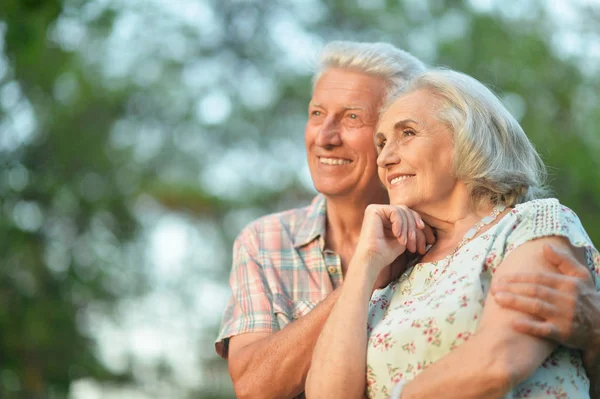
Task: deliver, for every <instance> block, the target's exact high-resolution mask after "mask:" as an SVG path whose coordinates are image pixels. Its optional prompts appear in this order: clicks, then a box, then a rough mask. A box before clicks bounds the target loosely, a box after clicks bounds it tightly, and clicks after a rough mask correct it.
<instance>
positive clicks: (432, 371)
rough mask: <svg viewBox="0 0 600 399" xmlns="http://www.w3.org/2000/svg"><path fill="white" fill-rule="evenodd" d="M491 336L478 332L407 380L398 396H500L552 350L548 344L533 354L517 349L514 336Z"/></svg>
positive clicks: (467, 398)
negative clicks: (501, 338) (502, 338)
mask: <svg viewBox="0 0 600 399" xmlns="http://www.w3.org/2000/svg"><path fill="white" fill-rule="evenodd" d="M493 335H494V333H493V332H492V333H491V334H486V333H485V332H482V331H479V332H478V333H477V334H475V335H474V336H473V337H471V339H470V340H469V341H468V342H466V343H464V344H463V345H461V346H460V347H458V348H456V349H455V350H453V351H452V352H450V353H449V354H448V355H446V356H444V357H443V358H442V359H440V360H438V361H437V362H435V363H434V364H433V365H431V366H429V367H428V368H427V369H425V370H424V371H423V372H422V373H421V374H419V375H418V376H417V377H416V378H415V379H414V380H412V381H411V382H409V383H407V384H406V385H405V386H404V389H403V391H402V396H401V398H402V399H410V398H423V399H427V398H440V397H443V398H448V399H452V398H457V399H458V398H465V399H469V398H471V399H476V398H477V399H479V398H503V397H504V396H505V395H506V394H507V393H508V392H510V390H511V389H512V388H514V386H515V385H517V384H518V383H519V382H521V381H523V380H525V379H526V378H527V377H528V376H529V375H531V374H532V373H533V371H535V369H536V368H537V367H538V366H539V364H541V363H542V361H543V359H544V358H545V356H547V355H548V354H549V353H550V352H551V350H552V345H551V344H548V346H547V348H546V350H544V351H540V352H538V353H534V354H532V353H531V352H527V351H519V350H518V346H517V344H518V339H517V340H515V339H510V340H495V339H494V337H493ZM522 339H528V338H522Z"/></svg>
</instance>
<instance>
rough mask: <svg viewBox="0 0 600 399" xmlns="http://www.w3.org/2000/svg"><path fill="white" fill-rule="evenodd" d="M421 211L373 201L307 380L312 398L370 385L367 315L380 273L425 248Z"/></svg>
mask: <svg viewBox="0 0 600 399" xmlns="http://www.w3.org/2000/svg"><path fill="white" fill-rule="evenodd" d="M424 227H425V224H424V223H423V221H422V220H421V218H420V216H418V214H416V213H414V212H413V211H411V210H410V209H408V208H406V207H395V206H390V205H369V206H368V207H367V209H366V211H365V217H364V220H363V225H362V229H361V233H360V239H359V243H358V245H357V247H356V251H355V253H354V256H353V257H352V260H351V261H350V264H349V265H348V273H347V275H346V277H345V279H344V285H343V286H342V288H341V293H340V297H339V299H338V301H337V302H336V304H335V306H334V307H333V309H332V311H331V313H330V314H329V318H328V319H327V321H326V322H325V325H324V326H323V329H322V330H321V334H320V335H319V339H318V340H317V344H316V346H315V350H314V352H313V358H312V362H311V367H310V370H309V372H308V377H307V379H306V391H305V392H306V395H307V397H309V398H311V399H312V398H362V397H363V396H364V392H365V384H366V363H367V359H366V357H367V318H368V313H369V300H370V298H371V294H372V292H373V287H374V284H375V282H376V280H377V276H378V275H379V274H380V272H381V271H382V269H383V268H384V267H385V266H386V265H389V264H392V262H394V260H395V259H397V258H398V256H399V255H401V254H402V253H404V251H405V250H406V248H409V250H411V251H412V250H416V249H417V248H421V249H424V248H425V236H424V235H423V232H422V229H423V228H424Z"/></svg>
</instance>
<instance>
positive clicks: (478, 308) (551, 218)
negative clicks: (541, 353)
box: [367, 199, 600, 398]
mask: <svg viewBox="0 0 600 399" xmlns="http://www.w3.org/2000/svg"><path fill="white" fill-rule="evenodd" d="M548 236H561V237H566V238H568V239H569V241H570V242H571V245H573V246H574V247H582V248H585V252H586V258H587V263H588V266H589V268H590V270H591V271H592V274H593V276H594V279H595V282H596V288H597V289H599V290H600V255H599V253H598V251H597V250H596V249H595V248H594V247H593V245H592V242H591V240H590V238H589V237H588V235H587V233H586V232H585V230H584V229H583V226H582V225H581V222H580V221H579V219H578V217H577V215H575V213H573V211H571V210H570V209H569V208H567V207H565V206H563V205H561V204H560V203H559V202H558V200H556V199H544V200H535V201H530V202H527V203H524V204H520V205H517V206H516V207H515V208H514V209H513V210H512V211H511V212H509V213H508V214H506V215H505V216H504V217H503V218H502V219H501V220H500V221H499V222H498V223H497V224H496V225H494V226H492V227H491V228H490V229H489V230H487V231H486V232H485V233H483V234H482V235H480V236H478V237H476V238H474V239H473V240H472V241H470V242H468V243H467V244H466V245H464V246H463V247H462V248H461V249H460V250H459V251H458V252H457V253H456V254H455V256H454V257H453V258H452V259H451V261H450V262H447V261H446V260H441V261H438V262H430V263H419V264H417V265H415V266H414V267H412V268H410V269H408V270H407V271H406V272H405V273H404V274H403V275H402V276H401V277H400V278H399V280H397V281H396V282H394V283H392V284H390V285H389V286H388V287H386V288H384V289H382V290H378V291H376V292H375V293H374V295H373V297H372V299H371V304H370V311H369V321H368V334H369V341H368V349H367V396H368V397H369V398H388V397H389V396H390V395H392V393H394V394H395V395H397V394H398V393H399V392H392V391H393V390H394V391H400V390H401V389H400V387H401V386H402V385H403V384H404V383H406V382H407V381H410V380H412V379H413V378H414V377H415V376H416V375H417V374H419V373H420V372H421V371H422V370H423V369H425V368H426V367H427V366H429V365H430V364H432V363H434V362H435V361H437V360H438V359H440V358H442V357H443V356H444V355H446V354H448V353H449V352H450V351H451V350H452V349H454V348H456V347H458V346H459V345H461V344H462V343H464V342H466V341H468V340H469V337H471V335H472V334H474V333H475V331H476V330H477V326H478V324H479V319H480V317H481V315H482V312H483V306H484V302H485V298H486V297H487V295H488V291H489V288H490V282H491V279H492V278H493V276H494V272H495V270H496V268H497V267H498V266H499V265H500V264H501V263H502V261H503V259H504V257H505V256H507V255H508V254H510V253H511V251H513V250H514V249H515V248H517V247H518V246H519V245H521V244H524V243H526V242H528V241H531V240H534V239H536V238H540V237H548ZM482 356H485V354H482ZM394 387H396V389H394ZM395 395H394V396H395ZM506 397H507V398H586V397H589V380H588V378H587V376H586V373H585V369H584V368H583V365H582V360H581V356H580V354H579V352H578V351H575V350H570V349H568V348H566V347H562V346H561V347H558V348H557V349H556V350H555V351H554V352H553V353H552V354H551V355H550V356H549V357H548V358H547V359H546V360H545V361H544V363H543V364H542V365H541V366H540V367H539V368H538V369H537V370H536V371H535V372H534V374H533V375H532V376H531V377H529V378H528V379H527V380H525V381H523V382H522V383H521V384H519V385H517V387H515V388H514V389H513V390H512V391H511V393H510V394H509V395H507V396H506Z"/></svg>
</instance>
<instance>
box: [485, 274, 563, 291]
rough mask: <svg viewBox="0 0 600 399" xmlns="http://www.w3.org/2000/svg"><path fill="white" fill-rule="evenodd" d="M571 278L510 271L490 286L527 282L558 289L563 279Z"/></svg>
mask: <svg viewBox="0 0 600 399" xmlns="http://www.w3.org/2000/svg"><path fill="white" fill-rule="evenodd" d="M565 278H571V277H564V276H562V275H560V274H556V273H546V272H539V273H529V272H523V273H512V274H508V275H506V276H502V277H498V278H497V279H494V280H493V281H492V288H493V287H494V286H498V285H509V284H514V283H527V284H537V285H543V286H546V287H550V288H555V289H558V288H560V286H561V283H562V281H563V279H565Z"/></svg>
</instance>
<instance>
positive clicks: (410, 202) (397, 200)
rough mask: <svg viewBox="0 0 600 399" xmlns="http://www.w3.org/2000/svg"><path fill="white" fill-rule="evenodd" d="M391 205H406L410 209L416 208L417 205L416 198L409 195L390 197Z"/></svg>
mask: <svg viewBox="0 0 600 399" xmlns="http://www.w3.org/2000/svg"><path fill="white" fill-rule="evenodd" d="M390 204H392V205H405V206H407V207H409V208H412V207H414V206H415V205H418V204H417V201H415V199H414V198H412V197H410V196H408V195H390Z"/></svg>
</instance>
